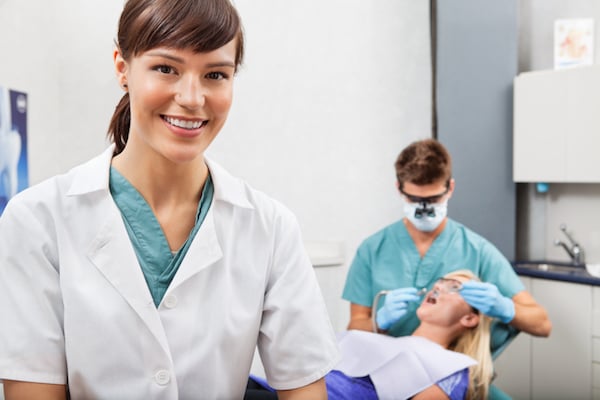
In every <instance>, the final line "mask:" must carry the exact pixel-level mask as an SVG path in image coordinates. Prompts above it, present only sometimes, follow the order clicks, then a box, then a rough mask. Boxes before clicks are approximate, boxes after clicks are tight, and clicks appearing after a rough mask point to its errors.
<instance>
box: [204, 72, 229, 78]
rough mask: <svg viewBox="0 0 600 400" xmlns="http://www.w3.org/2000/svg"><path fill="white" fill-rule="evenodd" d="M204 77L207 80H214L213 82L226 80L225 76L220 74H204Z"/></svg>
mask: <svg viewBox="0 0 600 400" xmlns="http://www.w3.org/2000/svg"><path fill="white" fill-rule="evenodd" d="M206 77H207V78H208V79H214V80H221V79H227V75H225V74H224V73H222V72H209V73H208V74H206Z"/></svg>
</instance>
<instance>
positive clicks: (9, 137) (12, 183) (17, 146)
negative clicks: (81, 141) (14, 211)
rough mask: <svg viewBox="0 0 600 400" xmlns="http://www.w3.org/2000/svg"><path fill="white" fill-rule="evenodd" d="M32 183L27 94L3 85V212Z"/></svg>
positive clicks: (0, 151)
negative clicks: (28, 159)
mask: <svg viewBox="0 0 600 400" xmlns="http://www.w3.org/2000/svg"><path fill="white" fill-rule="evenodd" d="M28 184H29V175H28V169H27V94H25V93H23V92H19V91H16V90H11V89H8V88H6V87H3V86H0V214H2V212H3V211H4V208H5V207H6V204H7V203H8V201H9V200H10V199H11V198H12V197H13V196H14V195H15V194H17V193H18V192H20V191H21V190H23V189H25V188H26V187H27V186H28Z"/></svg>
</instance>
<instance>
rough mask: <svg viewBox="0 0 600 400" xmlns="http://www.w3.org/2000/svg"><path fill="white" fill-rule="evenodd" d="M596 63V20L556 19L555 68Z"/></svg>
mask: <svg viewBox="0 0 600 400" xmlns="http://www.w3.org/2000/svg"><path fill="white" fill-rule="evenodd" d="M593 63H594V20H593V19H592V18H582V19H558V20H556V21H554V69H561V68H570V67H577V66H580V65H591V64H593Z"/></svg>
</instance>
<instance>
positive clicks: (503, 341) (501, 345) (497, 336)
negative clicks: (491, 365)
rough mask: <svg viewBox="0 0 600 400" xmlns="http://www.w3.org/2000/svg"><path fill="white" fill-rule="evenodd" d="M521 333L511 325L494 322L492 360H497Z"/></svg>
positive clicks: (492, 327)
mask: <svg viewBox="0 0 600 400" xmlns="http://www.w3.org/2000/svg"><path fill="white" fill-rule="evenodd" d="M519 332H521V331H520V330H518V329H515V328H513V327H512V326H510V325H507V324H504V323H502V322H500V321H497V320H494V321H493V322H492V326H491V338H490V341H491V351H492V358H493V359H494V360H495V359H496V358H498V356H499V355H500V353H502V352H503V351H504V349H505V348H506V347H507V346H508V345H509V344H510V342H512V341H513V339H514V338H515V337H517V335H518V334H519Z"/></svg>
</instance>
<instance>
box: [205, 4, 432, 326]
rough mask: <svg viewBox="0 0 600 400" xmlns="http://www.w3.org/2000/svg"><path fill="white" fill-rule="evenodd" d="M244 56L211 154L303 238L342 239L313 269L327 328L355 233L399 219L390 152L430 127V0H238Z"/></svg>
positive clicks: (339, 304)
mask: <svg viewBox="0 0 600 400" xmlns="http://www.w3.org/2000/svg"><path fill="white" fill-rule="evenodd" d="M236 3H237V6H238V9H239V11H240V13H241V15H242V19H243V21H244V26H245V32H246V41H247V58H246V60H245V66H244V67H243V69H242V70H241V71H240V72H239V75H238V77H237V83H236V85H237V86H236V92H235V93H236V94H235V96H236V98H235V103H234V106H233V109H232V111H231V116H230V119H229V121H228V123H227V125H226V127H225V129H224V131H223V132H222V133H221V134H220V136H219V137H218V138H217V140H216V141H215V143H214V144H213V148H212V149H211V151H210V154H211V155H212V156H213V157H214V158H216V159H218V160H219V161H220V162H222V163H223V164H224V165H225V166H227V167H228V169H229V170H230V171H232V172H233V173H235V174H236V175H239V176H242V177H243V178H245V179H246V180H248V181H249V182H251V183H252V184H253V185H254V186H255V187H257V188H259V189H261V190H264V191H266V192H267V193H269V194H271V195H272V196H273V197H275V198H277V199H279V200H281V201H282V202H283V203H284V204H286V205H287V206H288V207H290V208H291V209H292V210H293V211H294V212H295V213H296V215H297V216H298V218H299V220H300V223H301V225H302V229H303V233H304V237H305V239H306V240H308V241H334V242H341V243H342V244H343V246H344V248H345V258H346V260H345V263H344V264H343V265H342V266H338V267H325V268H318V269H317V275H318V278H319V281H320V284H321V287H322V289H323V292H324V296H325V298H326V302H327V305H328V308H329V311H330V316H331V318H332V321H333V324H334V327H335V328H336V329H337V330H342V329H345V327H346V325H347V323H348V316H349V307H350V306H349V303H348V302H346V301H342V300H341V293H342V288H343V285H344V282H345V277H346V273H347V268H348V264H349V263H350V262H351V259H352V257H353V255H354V252H355V250H356V247H357V246H358V244H359V242H360V241H361V240H362V239H364V238H365V237H366V236H367V235H369V234H371V233H373V232H374V231H375V230H377V229H379V228H381V227H383V226H384V225H386V224H388V223H390V222H392V221H394V220H395V219H398V218H399V217H400V216H401V213H402V208H401V206H400V204H399V201H400V199H399V196H398V195H397V192H396V190H395V186H394V182H395V174H394V167H393V164H394V161H395V158H396V156H397V155H398V153H399V152H400V150H401V149H402V148H403V147H404V146H405V145H407V144H408V143H409V142H411V141H413V140H415V139H417V138H422V137H427V136H430V132H431V127H430V109H431V101H430V97H431V95H430V94H431V76H430V74H431V70H430V58H429V51H430V50H429V9H428V2H423V1H419V2H415V1H411V0H402V1H399V0H378V1H362V0H328V1H323V0H304V1H285V2H282V1H276V0H237V1H236Z"/></svg>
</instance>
